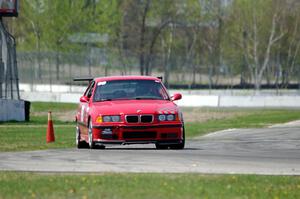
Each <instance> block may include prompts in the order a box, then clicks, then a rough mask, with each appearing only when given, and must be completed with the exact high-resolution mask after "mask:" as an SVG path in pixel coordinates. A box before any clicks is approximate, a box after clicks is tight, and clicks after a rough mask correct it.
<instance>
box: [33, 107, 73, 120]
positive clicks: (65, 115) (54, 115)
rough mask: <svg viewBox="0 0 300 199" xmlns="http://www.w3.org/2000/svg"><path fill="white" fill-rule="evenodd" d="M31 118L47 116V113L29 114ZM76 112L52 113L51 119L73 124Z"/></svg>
mask: <svg viewBox="0 0 300 199" xmlns="http://www.w3.org/2000/svg"><path fill="white" fill-rule="evenodd" d="M31 114H32V115H33V116H47V115H48V112H34V113H31ZM75 115H76V110H72V111H64V112H52V118H53V119H55V120H59V121H62V122H73V121H75Z"/></svg>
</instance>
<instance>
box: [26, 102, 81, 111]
mask: <svg viewBox="0 0 300 199" xmlns="http://www.w3.org/2000/svg"><path fill="white" fill-rule="evenodd" d="M77 106H78V105H77V104H74V103H56V102H32V103H31V107H30V110H31V111H32V112H44V111H52V112H62V111H70V110H74V109H76V108H77Z"/></svg>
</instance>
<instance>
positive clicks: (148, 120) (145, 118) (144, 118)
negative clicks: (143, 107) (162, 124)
mask: <svg viewBox="0 0 300 199" xmlns="http://www.w3.org/2000/svg"><path fill="white" fill-rule="evenodd" d="M152 121H153V116H152V115H141V122H142V123H151V122H152Z"/></svg>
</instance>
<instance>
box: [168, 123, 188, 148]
mask: <svg viewBox="0 0 300 199" xmlns="http://www.w3.org/2000/svg"><path fill="white" fill-rule="evenodd" d="M184 145H185V130H184V126H183V132H182V141H181V143H179V144H174V145H171V146H170V148H171V149H184Z"/></svg>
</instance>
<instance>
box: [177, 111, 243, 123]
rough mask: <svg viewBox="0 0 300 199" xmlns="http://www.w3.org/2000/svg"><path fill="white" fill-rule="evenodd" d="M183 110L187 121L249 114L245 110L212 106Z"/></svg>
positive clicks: (201, 120)
mask: <svg viewBox="0 0 300 199" xmlns="http://www.w3.org/2000/svg"><path fill="white" fill-rule="evenodd" d="M181 110H182V112H183V117H184V121H185V122H206V121H208V120H213V119H229V118H233V117H237V116H242V115H246V114H247V112H245V111H232V110H226V109H224V110H223V109H210V108H183V109H181Z"/></svg>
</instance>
